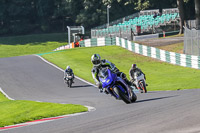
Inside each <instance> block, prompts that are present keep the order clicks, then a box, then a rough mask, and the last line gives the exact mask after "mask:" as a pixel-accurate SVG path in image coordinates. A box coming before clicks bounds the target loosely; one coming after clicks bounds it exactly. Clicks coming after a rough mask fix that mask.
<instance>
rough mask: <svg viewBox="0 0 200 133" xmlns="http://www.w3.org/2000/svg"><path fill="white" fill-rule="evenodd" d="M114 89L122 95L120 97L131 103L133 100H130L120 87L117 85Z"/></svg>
mask: <svg viewBox="0 0 200 133" xmlns="http://www.w3.org/2000/svg"><path fill="white" fill-rule="evenodd" d="M114 91H115V92H116V93H117V94H118V95H119V96H120V98H121V99H122V100H123V101H124V102H125V103H126V104H129V103H131V101H130V100H129V98H128V96H127V95H126V94H125V93H124V92H122V91H121V90H120V89H119V88H117V87H115V88H114Z"/></svg>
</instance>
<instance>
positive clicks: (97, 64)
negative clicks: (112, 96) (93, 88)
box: [91, 54, 131, 92]
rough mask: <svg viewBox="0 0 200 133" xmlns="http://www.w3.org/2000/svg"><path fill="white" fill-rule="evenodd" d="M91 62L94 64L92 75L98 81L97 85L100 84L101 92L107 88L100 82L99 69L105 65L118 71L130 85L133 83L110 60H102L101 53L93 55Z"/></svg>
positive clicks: (115, 71) (113, 70)
mask: <svg viewBox="0 0 200 133" xmlns="http://www.w3.org/2000/svg"><path fill="white" fill-rule="evenodd" d="M91 62H92V64H93V68H92V77H93V79H94V81H95V82H96V85H97V86H98V88H99V91H100V92H103V91H105V90H104V89H103V88H102V84H101V83H100V82H99V77H98V74H99V70H100V69H101V68H104V67H109V68H110V70H111V71H112V72H113V73H116V74H117V75H118V76H120V77H122V78H123V79H124V81H125V82H126V83H127V84H128V85H131V83H130V82H129V80H128V79H127V78H126V75H125V74H124V73H123V72H120V71H119V69H118V68H117V67H116V66H115V65H114V64H113V63H111V62H109V61H108V60H106V59H103V60H101V57H100V55H99V54H94V55H92V57H91Z"/></svg>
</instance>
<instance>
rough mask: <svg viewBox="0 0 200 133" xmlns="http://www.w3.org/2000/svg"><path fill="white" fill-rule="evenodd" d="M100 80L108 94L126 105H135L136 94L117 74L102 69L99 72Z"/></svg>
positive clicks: (107, 69)
mask: <svg viewBox="0 0 200 133" xmlns="http://www.w3.org/2000/svg"><path fill="white" fill-rule="evenodd" d="M99 80H100V82H101V83H102V87H103V88H104V89H105V91H107V93H109V94H111V96H114V97H115V98H116V99H119V100H121V99H122V100H123V101H124V102H125V103H127V104H129V103H133V102H135V101H136V100H137V96H136V95H135V93H134V92H133V91H132V90H131V89H130V88H129V86H128V85H127V84H126V82H125V81H124V80H123V79H122V78H121V77H119V76H117V74H115V73H112V72H111V70H110V69H109V68H102V69H101V70H100V72H99Z"/></svg>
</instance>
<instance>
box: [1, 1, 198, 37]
mask: <svg viewBox="0 0 200 133" xmlns="http://www.w3.org/2000/svg"><path fill="white" fill-rule="evenodd" d="M184 1H185V2H186V1H187V3H185V5H184V9H187V8H189V9H191V8H194V0H184ZM196 1H198V0H196ZM186 4H187V6H186ZM107 5H110V6H111V8H110V9H109V13H110V21H112V20H116V19H118V18H122V17H124V16H127V15H130V14H133V13H135V12H138V11H140V10H145V9H163V8H175V7H177V0H46V1H45V0H0V35H19V34H30V33H41V32H42V33H44V32H62V31H63V32H64V31H66V26H75V25H83V26H84V27H85V28H86V29H90V28H93V27H95V26H99V25H102V24H106V23H107ZM191 5H193V6H191ZM189 9H188V11H190V10H189ZM190 13H193V12H190ZM188 14H189V12H186V13H184V15H185V16H186V18H187V16H189V17H190V16H191V15H188Z"/></svg>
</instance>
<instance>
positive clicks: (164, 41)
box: [138, 36, 184, 47]
mask: <svg viewBox="0 0 200 133" xmlns="http://www.w3.org/2000/svg"><path fill="white" fill-rule="evenodd" d="M183 41H184V37H183V36H182V37H165V38H154V39H145V40H140V41H138V43H139V44H143V45H147V46H152V47H157V46H165V45H170V44H175V43H181V42H183Z"/></svg>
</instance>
